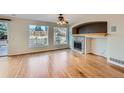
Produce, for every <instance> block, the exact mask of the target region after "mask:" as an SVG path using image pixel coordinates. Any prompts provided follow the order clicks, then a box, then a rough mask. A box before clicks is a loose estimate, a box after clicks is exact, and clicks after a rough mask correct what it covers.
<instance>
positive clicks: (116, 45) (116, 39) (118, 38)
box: [71, 15, 124, 62]
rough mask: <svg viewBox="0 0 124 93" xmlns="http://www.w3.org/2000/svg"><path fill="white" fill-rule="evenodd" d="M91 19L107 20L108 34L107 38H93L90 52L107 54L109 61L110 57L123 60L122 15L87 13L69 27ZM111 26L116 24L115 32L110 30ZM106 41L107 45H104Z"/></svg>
mask: <svg viewBox="0 0 124 93" xmlns="http://www.w3.org/2000/svg"><path fill="white" fill-rule="evenodd" d="M91 21H107V22H108V34H110V35H109V36H108V38H107V40H102V39H101V40H100V39H99V40H95V39H94V40H93V43H92V48H93V50H92V52H94V53H96V54H100V55H103V56H107V58H108V61H109V62H110V60H109V58H110V57H113V58H115V59H119V60H122V61H124V15H89V16H87V17H86V18H84V19H81V21H80V22H78V23H76V24H73V25H72V26H71V28H72V27H74V26H76V25H78V24H81V23H85V22H91ZM111 26H117V32H111ZM106 42H107V44H106V45H107V46H106V45H105V43H106ZM100 48H101V49H100ZM105 51H106V52H105Z"/></svg>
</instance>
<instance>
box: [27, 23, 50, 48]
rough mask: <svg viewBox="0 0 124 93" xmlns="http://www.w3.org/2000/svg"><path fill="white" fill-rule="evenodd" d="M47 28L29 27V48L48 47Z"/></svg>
mask: <svg viewBox="0 0 124 93" xmlns="http://www.w3.org/2000/svg"><path fill="white" fill-rule="evenodd" d="M48 30H49V27H48V26H39V25H29V47H46V46H48Z"/></svg>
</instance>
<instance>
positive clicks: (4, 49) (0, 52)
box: [0, 21, 8, 56]
mask: <svg viewBox="0 0 124 93" xmlns="http://www.w3.org/2000/svg"><path fill="white" fill-rule="evenodd" d="M7 39H8V26H7V23H6V22H2V21H1V22H0V56H6V55H7V54H8V40H7Z"/></svg>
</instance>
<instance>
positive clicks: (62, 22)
mask: <svg viewBox="0 0 124 93" xmlns="http://www.w3.org/2000/svg"><path fill="white" fill-rule="evenodd" d="M68 23H69V22H68V21H67V20H66V19H65V17H64V16H63V14H59V17H58V21H57V24H58V25H67V24H68Z"/></svg>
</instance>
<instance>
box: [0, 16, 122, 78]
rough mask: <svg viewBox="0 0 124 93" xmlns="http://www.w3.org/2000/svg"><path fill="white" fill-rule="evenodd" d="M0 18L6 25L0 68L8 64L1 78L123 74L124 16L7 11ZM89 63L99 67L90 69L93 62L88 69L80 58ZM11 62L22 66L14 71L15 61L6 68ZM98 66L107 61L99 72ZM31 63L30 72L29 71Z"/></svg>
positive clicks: (109, 75)
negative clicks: (4, 45)
mask: <svg viewBox="0 0 124 93" xmlns="http://www.w3.org/2000/svg"><path fill="white" fill-rule="evenodd" d="M0 17H1V19H2V20H1V23H2V24H3V23H6V24H7V25H6V28H7V29H8V30H7V33H8V34H7V38H6V40H7V41H6V42H7V50H6V51H8V54H6V55H3V56H1V58H0V60H1V63H0V64H1V67H3V65H4V66H5V69H3V70H2V71H1V75H0V77H37V78H38V77H92V78H93V77H124V74H123V73H122V72H123V64H124V62H123V60H124V59H123V51H122V50H121V49H123V47H124V45H123V44H122V43H121V41H120V40H121V39H122V38H123V36H122V35H123V26H122V24H123V21H122V19H123V18H124V15H123V14H121V15H119V14H114V15H110V14H106V15H102V14H14V15H13V14H7V15H6V14H3V15H0ZM61 18H62V19H61ZM120 18H121V19H120ZM64 21H65V23H63V22H64ZM59 22H60V23H63V24H60V23H59ZM2 27H4V26H2ZM115 42H116V43H115ZM117 42H118V44H117ZM120 44H121V46H120ZM117 48H118V49H117ZM6 51H5V52H6ZM1 53H2V52H1ZM3 54H5V53H3ZM36 55H37V56H36ZM56 55H57V56H56ZM58 55H60V56H58ZM27 56H29V58H28V57H27ZM44 56H45V57H44ZM36 57H37V58H36ZM71 57H72V58H71ZM76 57H77V59H75V58H76ZM85 57H86V58H85ZM81 58H83V59H81ZM92 58H94V60H91V59H92ZM99 58H100V59H101V60H99ZM12 59H13V61H12V62H11V60H12ZM21 59H23V61H21ZM31 59H35V60H34V61H32V60H31ZM59 59H61V60H59ZM17 60H18V61H17ZM38 60H39V61H38ZM73 61H76V62H79V63H77V64H75V63H74V62H73ZM85 61H86V63H88V65H91V68H92V69H94V70H95V69H96V71H93V72H92V71H91V70H90V69H89V66H87V67H86V69H84V65H87V64H85V63H82V62H85ZM92 61H93V62H92ZM95 61H99V62H100V63H97V62H95ZM3 62H7V64H3ZM10 62H11V63H13V65H12V67H13V66H14V65H16V64H17V63H20V64H21V65H17V66H16V67H14V68H13V69H15V70H16V71H15V72H14V71H13V69H12V67H11V65H10V66H9V67H8V68H9V70H8V68H7V69H6V66H7V65H8V64H9V63H10ZM70 62H71V63H70ZM27 64H28V65H27ZM31 64H32V65H31ZM67 64H69V65H67ZM79 64H81V65H82V66H81V67H79V66H78V65H79ZM94 64H96V65H95V66H96V67H94V66H92V65H94ZM22 65H24V67H23V66H22ZM42 65H43V66H44V65H45V67H43V66H42ZM54 65H58V66H57V67H56V66H54ZM71 65H74V67H75V68H76V69H74V67H73V66H71ZM100 65H104V66H103V68H102V69H101V70H100V69H99V66H100ZM47 66H48V67H47ZM49 66H50V67H51V69H55V70H53V71H52V70H50V69H49ZM28 67H30V70H31V71H29V72H27V73H26V72H25V70H28ZM42 67H43V68H42ZM34 68H35V69H34ZM41 68H42V69H41ZM82 68H83V69H82ZM24 69H25V70H24ZM120 69H121V70H120ZM23 70H24V71H23ZM65 70H66V71H65ZM70 70H72V71H70ZM97 70H98V71H97ZM106 70H107V72H105V71H106ZM85 71H86V72H85ZM87 71H90V72H87ZM5 72H6V73H7V74H6V73H5ZM8 73H10V74H8ZM11 73H14V74H12V75H11ZM29 73H30V74H29ZM37 73H39V74H37ZM90 73H95V74H94V75H93V74H90ZM111 73H113V74H111Z"/></svg>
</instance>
